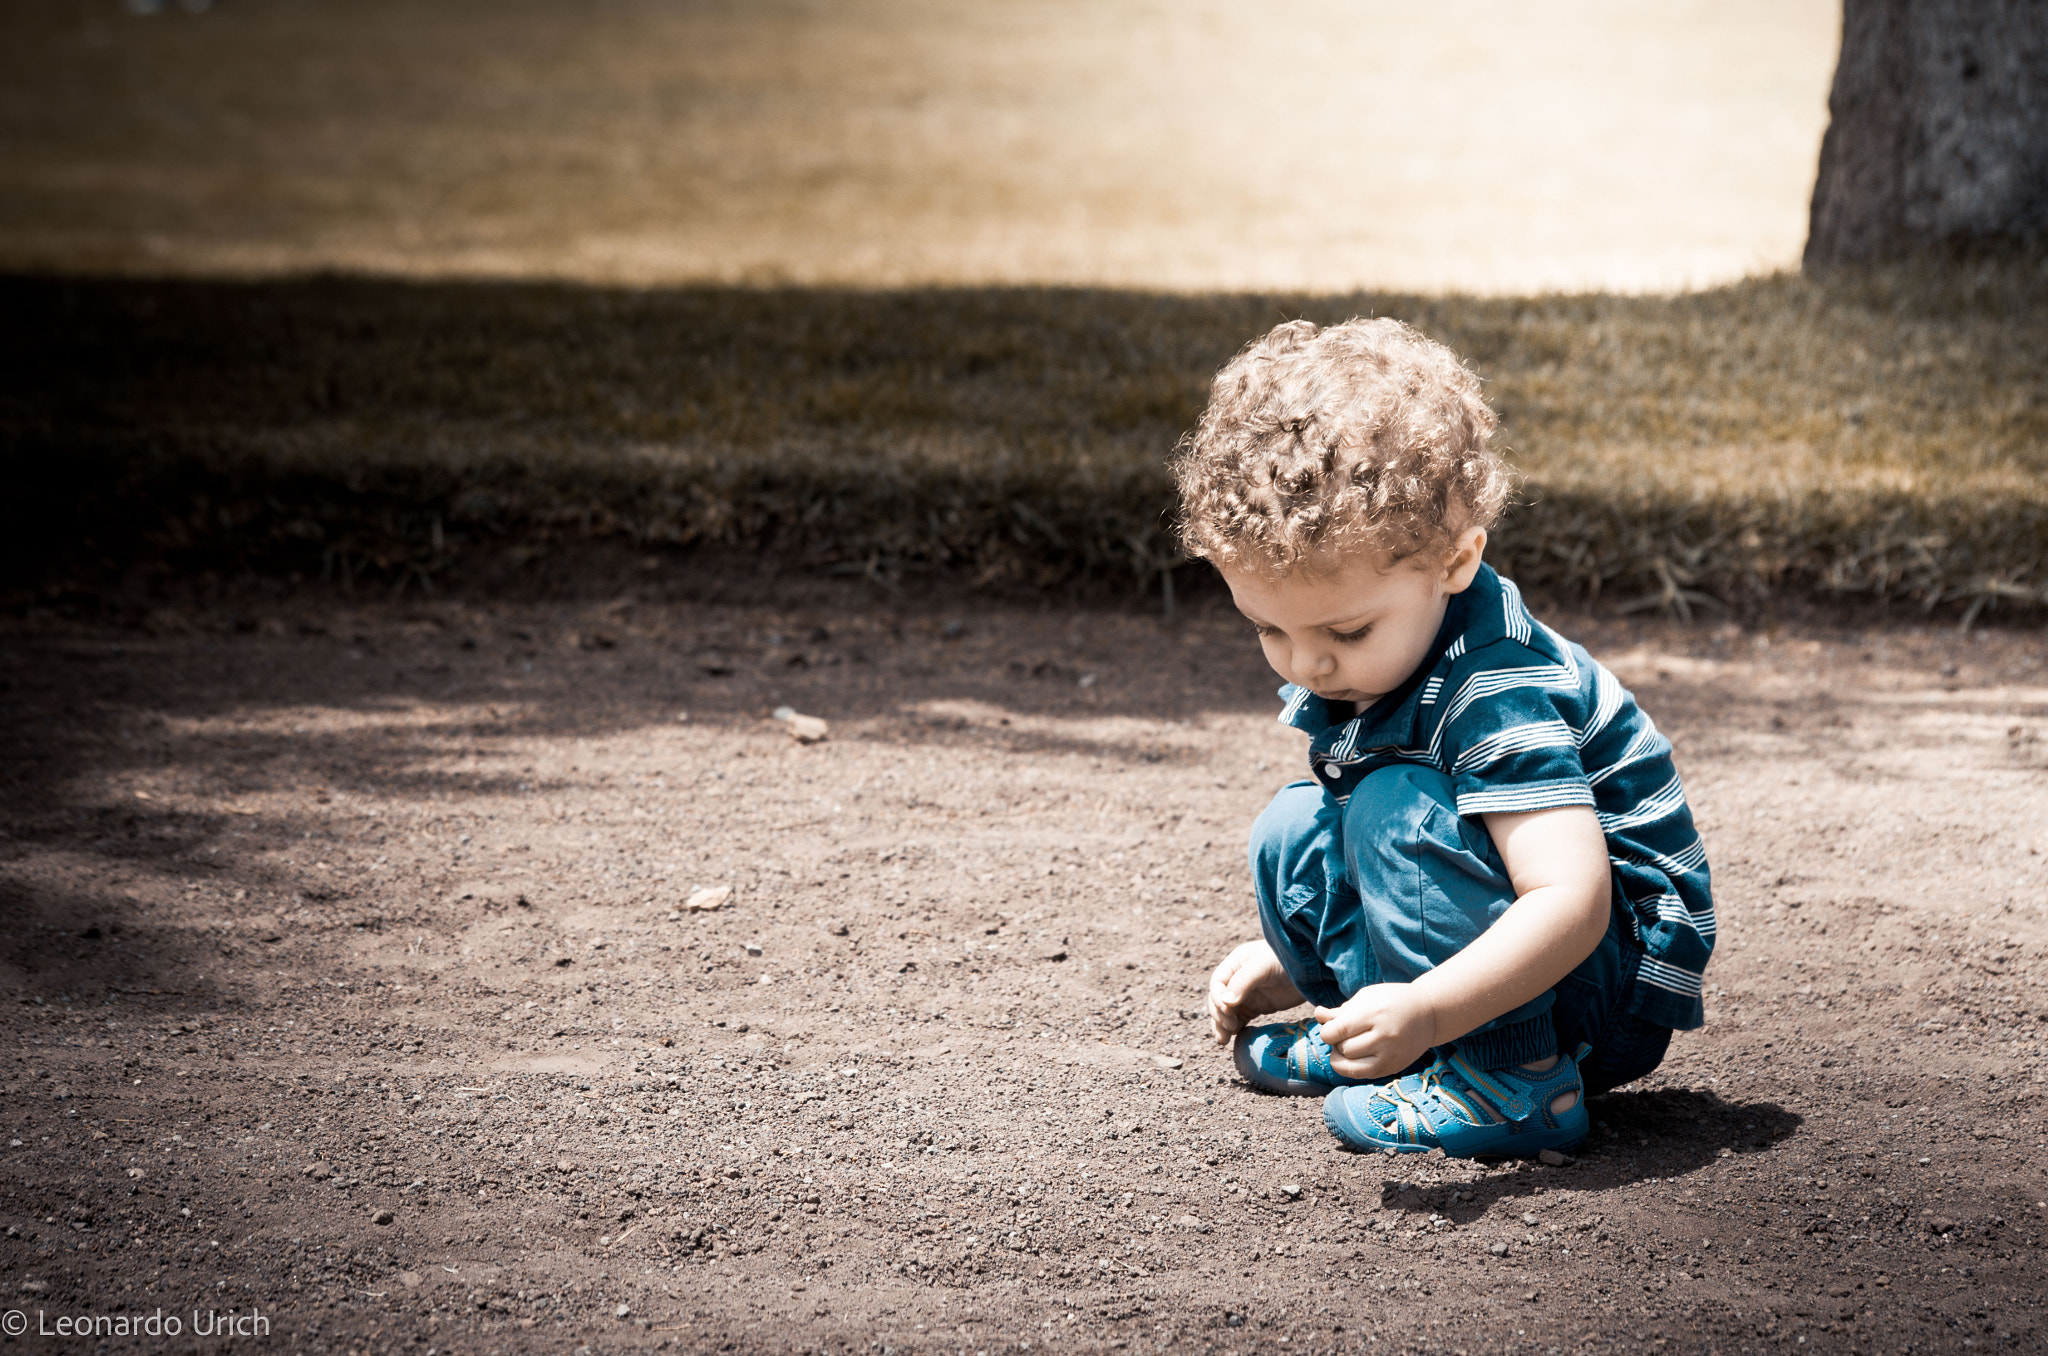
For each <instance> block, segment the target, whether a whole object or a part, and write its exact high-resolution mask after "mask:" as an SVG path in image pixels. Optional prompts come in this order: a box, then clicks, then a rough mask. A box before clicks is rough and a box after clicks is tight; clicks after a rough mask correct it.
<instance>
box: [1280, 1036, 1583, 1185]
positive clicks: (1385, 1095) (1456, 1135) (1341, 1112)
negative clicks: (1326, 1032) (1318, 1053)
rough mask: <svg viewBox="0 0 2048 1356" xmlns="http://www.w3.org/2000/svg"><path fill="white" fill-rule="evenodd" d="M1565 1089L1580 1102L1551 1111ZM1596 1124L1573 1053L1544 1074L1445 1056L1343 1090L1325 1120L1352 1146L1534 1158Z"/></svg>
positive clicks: (1573, 1141) (1328, 1101)
mask: <svg viewBox="0 0 2048 1356" xmlns="http://www.w3.org/2000/svg"><path fill="white" fill-rule="evenodd" d="M1584 1053H1585V1047H1583V1046H1582V1047H1580V1055H1581V1057H1583V1055H1584ZM1239 1067H1243V1066H1242V1063H1240V1065H1239ZM1567 1093H1573V1094H1577V1097H1578V1100H1577V1101H1575V1102H1573V1103H1572V1105H1571V1106H1570V1107H1569V1108H1568V1109H1567V1110H1565V1111H1562V1112H1553V1111H1551V1109H1550V1104H1551V1103H1552V1102H1554V1101H1556V1100H1557V1099H1558V1098H1559V1097H1562V1096H1565V1095H1566V1094H1567ZM1590 1123H1591V1122H1590V1119H1589V1117H1588V1115H1587V1112H1586V1089H1585V1084H1584V1083H1583V1082H1582V1081H1581V1080H1580V1078H1579V1066H1578V1061H1577V1060H1576V1059H1574V1058H1573V1057H1572V1056H1570V1055H1559V1056H1558V1059H1557V1063H1556V1064H1555V1065H1553V1066H1551V1067H1550V1068H1548V1069H1545V1070H1543V1071H1542V1072H1540V1073H1538V1072H1536V1071H1534V1070H1531V1069H1527V1068H1516V1069H1494V1070H1481V1069H1475V1068H1473V1067H1472V1066H1471V1065H1470V1064H1467V1063H1466V1062H1465V1061H1464V1060H1462V1059H1460V1058H1459V1057H1458V1056H1457V1055H1456V1053H1452V1054H1448V1055H1445V1054H1439V1055H1438V1056H1437V1058H1436V1062H1435V1063H1433V1064H1431V1065H1430V1066H1429V1067H1428V1068H1427V1069H1424V1070H1423V1071H1422V1072H1421V1073H1419V1074H1408V1075H1406V1076H1405V1077H1402V1078H1397V1079H1395V1080H1394V1081H1393V1082H1391V1083H1375V1084H1372V1085H1370V1086H1368V1087H1340V1088H1337V1089H1335V1090H1334V1091H1332V1092H1331V1093H1330V1095H1329V1096H1328V1097H1326V1098H1324V1099H1323V1124H1325V1125H1327V1126H1328V1127H1329V1128H1330V1133H1331V1134H1333V1135H1335V1136H1336V1137H1337V1138H1338V1139H1340V1140H1342V1141H1344V1143H1346V1144H1347V1145H1349V1146H1351V1147H1352V1148H1354V1149H1366V1150H1373V1149H1391V1150H1393V1151H1394V1152H1395V1153H1399V1154H1419V1153H1428V1152H1429V1151H1430V1150H1431V1149H1442V1150H1443V1151H1444V1157H1446V1158H1532V1157H1534V1156H1535V1155H1537V1154H1539V1153H1541V1152H1543V1151H1544V1150H1545V1149H1558V1150H1564V1149H1569V1148H1572V1147H1574V1146H1576V1145H1577V1144H1579V1143H1580V1142H1581V1141H1583V1140H1584V1139H1585V1138H1586V1130H1587V1128H1588V1126H1589V1125H1590Z"/></svg>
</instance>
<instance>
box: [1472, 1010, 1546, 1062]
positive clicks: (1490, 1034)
mask: <svg viewBox="0 0 2048 1356" xmlns="http://www.w3.org/2000/svg"><path fill="white" fill-rule="evenodd" d="M1451 1048H1452V1049H1454V1050H1456V1051H1457V1052H1458V1055H1459V1057H1460V1058H1462V1059H1463V1060H1464V1061H1465V1062H1466V1063H1467V1064H1470V1065H1471V1066H1472V1067H1473V1068H1475V1069H1510V1068H1513V1067H1514V1066H1515V1065H1517V1064H1529V1063H1533V1062H1534V1061H1536V1060H1539V1059H1548V1058H1550V1057H1551V1056H1552V1055H1554V1054H1556V1053H1557V1027H1556V1025H1555V1024H1554V1023H1553V1022H1552V1021H1551V1020H1550V1014H1549V1013H1547V1012H1543V1013H1538V1014H1537V1015H1536V1016H1534V1017H1526V1018H1524V1019H1523V1020H1521V1021H1519V1022H1511V1023H1509V1024H1508V1025H1506V1026H1496V1027H1485V1028H1482V1029H1480V1030H1478V1031H1474V1032H1471V1033H1469V1034H1467V1035H1463V1036H1460V1037H1458V1039H1457V1040H1455V1041H1453V1042H1451Z"/></svg>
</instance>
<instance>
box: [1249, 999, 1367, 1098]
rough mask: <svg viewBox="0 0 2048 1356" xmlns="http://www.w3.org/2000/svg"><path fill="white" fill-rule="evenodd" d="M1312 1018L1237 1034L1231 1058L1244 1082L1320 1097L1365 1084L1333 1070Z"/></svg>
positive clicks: (1290, 1094) (1261, 1088) (1266, 1089)
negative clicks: (1336, 1090) (1334, 1090)
mask: <svg viewBox="0 0 2048 1356" xmlns="http://www.w3.org/2000/svg"><path fill="white" fill-rule="evenodd" d="M1321 1025H1322V1023H1321V1022H1318V1021H1317V1020H1316V1019H1315V1018H1313V1017H1304V1018H1302V1019H1301V1020H1299V1021H1295V1022H1268V1023H1267V1024H1266V1025H1264V1026H1248V1027H1246V1028H1245V1029H1244V1030H1242V1031H1240V1032H1238V1033H1237V1045H1236V1048H1235V1049H1233V1050H1232V1051H1231V1058H1232V1059H1233V1060H1234V1061H1235V1062H1236V1064H1237V1071H1238V1072H1239V1073H1240V1074H1243V1075H1244V1081H1245V1082H1247V1083H1249V1084H1251V1085H1252V1086H1253V1087H1255V1088H1257V1089H1258V1090H1259V1091H1260V1092H1271V1093H1277V1094H1279V1095H1280V1096H1282V1097H1321V1096H1323V1095H1324V1094H1326V1093H1328V1092H1330V1091H1332V1090H1333V1089H1336V1088H1347V1087H1358V1086H1361V1085H1364V1084H1365V1082H1366V1080H1365V1079H1362V1078H1346V1077H1345V1076H1344V1075H1343V1074H1340V1073H1338V1072H1337V1071H1336V1070H1335V1069H1333V1068H1331V1067H1330V1047H1329V1044H1328V1043H1327V1042H1325V1041H1324V1040H1323V1038H1322V1036H1321V1035H1319V1034H1318V1032H1317V1028H1319V1027H1320V1026H1321Z"/></svg>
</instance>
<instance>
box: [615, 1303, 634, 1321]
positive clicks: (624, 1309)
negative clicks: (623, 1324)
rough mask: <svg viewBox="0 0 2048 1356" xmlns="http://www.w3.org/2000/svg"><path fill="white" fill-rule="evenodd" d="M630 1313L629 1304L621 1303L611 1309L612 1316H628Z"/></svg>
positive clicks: (631, 1308)
mask: <svg viewBox="0 0 2048 1356" xmlns="http://www.w3.org/2000/svg"><path fill="white" fill-rule="evenodd" d="M632 1315H633V1306H632V1305H630V1304H621V1305H620V1306H619V1307H618V1308H616V1309H614V1310H612V1317H613V1318H630V1317H632Z"/></svg>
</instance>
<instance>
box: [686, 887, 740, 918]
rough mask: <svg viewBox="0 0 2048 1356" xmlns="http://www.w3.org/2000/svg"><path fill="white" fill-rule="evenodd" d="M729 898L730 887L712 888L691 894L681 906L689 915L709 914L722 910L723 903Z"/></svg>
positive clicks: (730, 894) (730, 893)
mask: <svg viewBox="0 0 2048 1356" xmlns="http://www.w3.org/2000/svg"><path fill="white" fill-rule="evenodd" d="M731 898H732V887H731V886H730V885H718V886H712V887H709V888H707V889H703V890H697V891H694V892H692V894H691V895H690V898H689V899H688V900H687V901H686V902H685V903H684V904H683V907H684V908H685V909H687V910H688V911H689V912H691V913H709V912H710V911H711V910H713V909H722V908H724V907H725V902H726V901H727V900H729V899H731Z"/></svg>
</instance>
